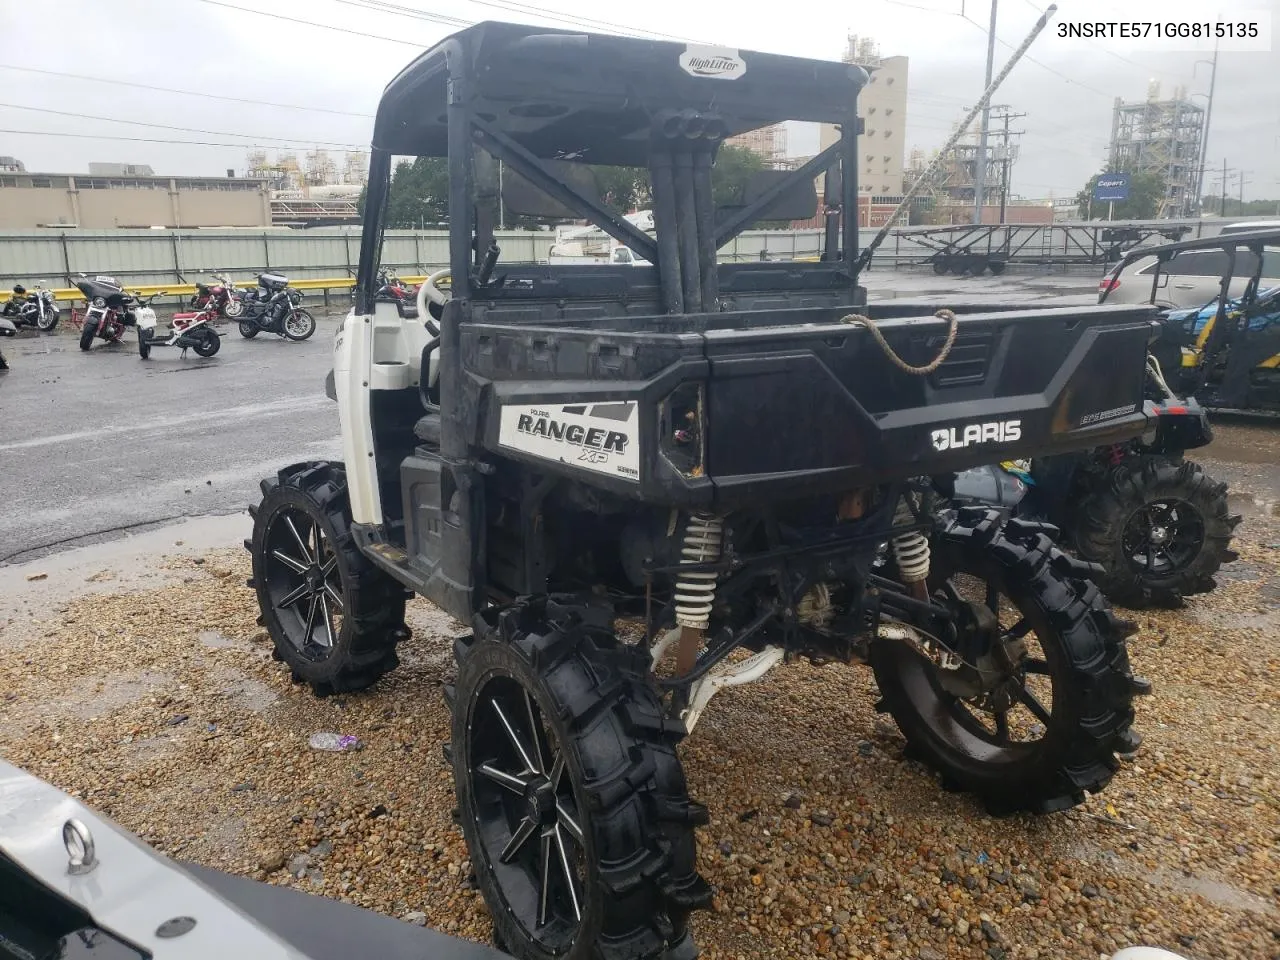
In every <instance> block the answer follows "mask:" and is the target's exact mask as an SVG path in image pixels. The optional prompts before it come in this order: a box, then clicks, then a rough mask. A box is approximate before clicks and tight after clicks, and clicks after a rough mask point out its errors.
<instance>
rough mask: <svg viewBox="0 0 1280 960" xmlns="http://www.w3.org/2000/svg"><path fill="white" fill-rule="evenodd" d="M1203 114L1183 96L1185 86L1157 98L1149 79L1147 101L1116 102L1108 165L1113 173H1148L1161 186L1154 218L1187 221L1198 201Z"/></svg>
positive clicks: (1154, 82) (1156, 88)
mask: <svg viewBox="0 0 1280 960" xmlns="http://www.w3.org/2000/svg"><path fill="white" fill-rule="evenodd" d="M1204 120H1205V111H1204V108H1203V107H1201V106H1200V105H1199V104H1198V103H1195V102H1193V101H1192V100H1191V99H1190V98H1189V97H1188V96H1187V90H1186V88H1185V87H1178V88H1176V89H1175V90H1174V91H1173V97H1172V98H1170V99H1161V96H1160V82H1159V81H1158V80H1152V81H1151V82H1150V84H1149V85H1148V87H1147V99H1146V100H1143V101H1140V102H1137V103H1125V102H1124V101H1122V100H1121V99H1120V98H1118V97H1117V98H1116V102H1115V110H1114V112H1113V114H1112V120H1111V149H1110V157H1109V159H1110V163H1109V165H1108V167H1107V169H1109V170H1113V171H1127V172H1129V173H1152V174H1155V175H1156V176H1158V177H1159V178H1160V179H1161V180H1162V181H1163V182H1164V185H1165V194H1164V197H1163V199H1162V200H1161V203H1160V209H1159V211H1158V212H1157V214H1156V216H1157V217H1187V216H1192V215H1194V214H1195V211H1196V204H1197V202H1198V196H1197V194H1198V192H1199V189H1198V188H1199V180H1200V174H1201V164H1202V162H1203V160H1202V154H1203V151H1204V135H1205V122H1204Z"/></svg>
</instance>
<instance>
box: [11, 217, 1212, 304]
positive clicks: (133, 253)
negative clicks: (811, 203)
mask: <svg viewBox="0 0 1280 960" xmlns="http://www.w3.org/2000/svg"><path fill="white" fill-rule="evenodd" d="M1115 225H1116V226H1120V224H1118V223H1117V224H1115ZM916 229H918V228H916ZM1044 229H1046V230H1049V229H1052V228H1044ZM912 232H913V230H912V228H908V229H906V230H902V231H899V230H895V231H894V232H893V236H891V238H890V240H889V242H887V243H886V244H885V245H884V246H883V247H882V248H881V249H880V252H879V253H878V254H877V262H880V263H885V262H887V263H898V262H911V261H916V262H919V261H920V260H921V259H922V258H924V257H927V256H928V255H929V253H930V250H929V249H927V248H925V247H923V246H921V245H920V244H918V243H916V242H914V241H913V240H912V236H911V235H912ZM1215 232H1216V229H1215ZM874 234H875V231H874V230H867V229H864V230H862V231H860V237H859V245H860V246H861V245H863V244H865V243H867V242H868V241H869V240H870V239H871V237H872V236H874ZM554 239H555V234H554V233H552V232H550V231H515V230H504V231H498V233H497V241H498V244H499V246H500V247H501V248H502V260H503V262H506V263H521V262H523V263H529V262H536V261H542V260H545V259H546V257H547V256H548V254H549V252H550V248H551V245H552V243H553V242H554ZM821 242H822V231H820V230H752V231H748V232H746V233H743V234H741V235H740V236H739V237H737V238H736V239H735V240H734V241H733V242H732V243H730V244H728V245H727V246H725V247H724V248H723V249H722V250H721V251H720V254H719V255H720V259H721V260H722V261H744V260H759V259H761V257H762V254H763V255H764V256H766V257H768V258H769V259H776V260H790V259H801V258H807V257H814V256H816V255H817V254H818V252H819V249H820V246H821ZM359 253H360V230H359V227H354V226H353V227H320V228H315V229H311V230H290V229H261V228H255V229H247V230H225V229H224V230H54V229H46V230H28V231H20V232H19V231H14V232H0V290H3V289H6V288H8V287H10V286H12V285H13V284H14V283H23V284H26V285H30V284H31V283H34V282H38V281H43V282H45V283H47V284H48V285H49V286H51V287H72V286H74V278H75V277H76V276H77V275H79V274H80V273H86V274H90V275H93V274H95V273H105V274H109V275H111V276H114V277H116V278H117V279H119V280H120V281H121V282H122V283H124V284H126V285H130V286H134V285H148V286H153V285H157V284H190V283H194V282H195V281H197V280H200V281H205V280H207V279H208V278H209V277H210V276H211V275H212V274H213V273H215V272H221V273H227V274H230V275H231V277H232V278H233V279H235V280H237V281H246V282H247V281H249V280H251V279H252V278H253V277H254V276H256V275H257V274H259V273H262V272H264V271H267V270H270V271H275V272H279V273H283V274H285V275H286V276H288V277H290V278H293V279H298V280H316V279H335V280H338V279H343V278H350V277H352V276H354V275H355V270H356V262H357V260H358V258H359ZM448 255H449V237H448V233H446V232H445V231H442V230H435V231H432V230H427V231H415V230H388V231H387V233H386V237H385V241H384V246H383V255H382V262H383V264H384V265H385V266H387V267H393V268H394V269H395V270H396V271H397V272H398V273H400V274H401V275H415V276H416V275H421V274H424V273H429V272H431V271H432V270H435V269H439V268H440V267H443V266H445V265H446V264H447V262H448Z"/></svg>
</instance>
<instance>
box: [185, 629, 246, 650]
mask: <svg viewBox="0 0 1280 960" xmlns="http://www.w3.org/2000/svg"><path fill="white" fill-rule="evenodd" d="M196 639H197V640H199V641H200V642H201V643H202V644H204V646H206V647H208V648H209V649H211V650H225V649H227V648H229V647H236V648H239V649H241V650H249V649H251V644H249V643H248V642H246V641H244V640H237V639H235V638H234V637H228V636H227V635H226V634H225V633H222V632H221V631H219V630H201V631H200V632H199V633H198V634H196Z"/></svg>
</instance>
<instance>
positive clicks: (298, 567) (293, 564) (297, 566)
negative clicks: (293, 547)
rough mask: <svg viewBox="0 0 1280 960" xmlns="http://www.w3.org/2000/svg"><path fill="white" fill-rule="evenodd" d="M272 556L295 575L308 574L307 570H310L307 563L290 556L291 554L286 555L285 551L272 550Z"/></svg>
mask: <svg viewBox="0 0 1280 960" xmlns="http://www.w3.org/2000/svg"><path fill="white" fill-rule="evenodd" d="M271 555H272V556H273V557H275V558H276V559H277V560H279V561H280V562H281V563H283V564H284V565H285V566H286V567H288V568H289V569H290V570H292V571H293V572H294V573H306V572H307V570H308V569H310V568H309V567H308V566H307V565H306V564H305V563H303V562H302V561H300V560H297V559H295V558H293V557H291V556H289V554H287V553H285V552H284V551H283V550H272V551H271Z"/></svg>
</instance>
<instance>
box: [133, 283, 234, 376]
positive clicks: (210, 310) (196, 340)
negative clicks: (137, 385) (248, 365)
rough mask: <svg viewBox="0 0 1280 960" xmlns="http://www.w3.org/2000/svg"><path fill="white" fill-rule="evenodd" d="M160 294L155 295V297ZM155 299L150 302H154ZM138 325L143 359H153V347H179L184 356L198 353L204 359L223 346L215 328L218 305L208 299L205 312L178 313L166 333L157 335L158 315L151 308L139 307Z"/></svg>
mask: <svg viewBox="0 0 1280 960" xmlns="http://www.w3.org/2000/svg"><path fill="white" fill-rule="evenodd" d="M160 295H161V294H158V293H157V294H156V295H155V297H158V296H160ZM155 297H152V298H151V299H152V300H154V299H155ZM135 313H136V315H137V323H138V356H140V357H141V358H142V359H143V360H146V359H148V358H149V357H150V356H151V348H152V347H178V348H179V349H180V350H182V355H183V356H184V357H185V356H186V355H187V350H189V349H190V350H195V352H196V353H197V354H198V355H199V356H201V357H206V358H207V357H212V356H213V355H214V354H215V353H217V352H218V348H219V347H221V346H222V337H221V336H219V334H218V331H217V330H216V329H214V326H213V323H214V321H215V320H217V319H218V302H217V301H216V300H215V299H213V298H209V299H208V300H207V301H206V302H205V305H204V309H202V310H198V311H196V312H194V313H175V314H174V315H173V319H171V320H170V321H169V330H168V331H167V332H160V333H157V330H156V312H155V311H154V310H152V309H151V308H150V307H139V308H138V309H137V310H136V311H135Z"/></svg>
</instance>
